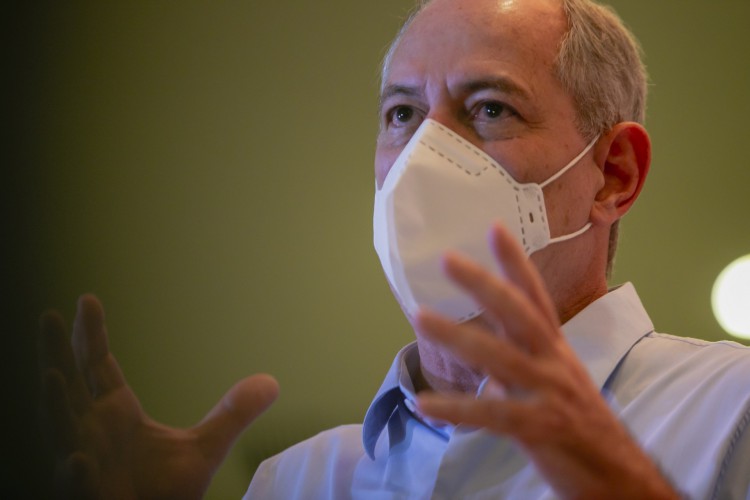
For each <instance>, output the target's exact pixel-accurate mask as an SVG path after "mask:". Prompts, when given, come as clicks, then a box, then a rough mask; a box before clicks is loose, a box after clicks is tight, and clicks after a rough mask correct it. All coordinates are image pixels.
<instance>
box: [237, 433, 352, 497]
mask: <svg viewBox="0 0 750 500" xmlns="http://www.w3.org/2000/svg"><path fill="white" fill-rule="evenodd" d="M363 456H365V452H364V448H363V446H362V426H361V425H359V424H356V425H343V426H340V427H335V428H333V429H329V430H326V431H323V432H321V433H319V434H317V435H315V436H313V437H311V438H309V439H306V440H305V441H302V442H300V443H297V444H295V445H294V446H291V447H290V448H287V449H286V450H284V451H283V452H281V453H279V454H278V455H275V456H273V457H271V458H269V459H267V460H265V461H264V462H263V463H262V464H261V465H260V467H258V470H257V471H256V473H255V475H254V476H253V480H252V482H251V483H250V487H249V489H248V491H247V494H246V495H245V498H284V499H288V498H301V497H308V496H310V495H311V494H312V495H311V497H315V498H318V497H331V496H334V493H335V492H336V491H341V489H342V488H347V487H348V485H349V484H350V483H351V478H352V475H353V473H354V469H355V467H356V465H357V463H358V462H359V460H360V459H361V458H362V457H363Z"/></svg>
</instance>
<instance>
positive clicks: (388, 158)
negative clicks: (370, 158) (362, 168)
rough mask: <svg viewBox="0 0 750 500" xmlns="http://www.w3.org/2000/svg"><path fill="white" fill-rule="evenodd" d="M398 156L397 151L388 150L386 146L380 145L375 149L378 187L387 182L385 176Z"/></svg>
mask: <svg viewBox="0 0 750 500" xmlns="http://www.w3.org/2000/svg"><path fill="white" fill-rule="evenodd" d="M397 157H398V154H397V153H392V152H388V150H386V149H385V148H381V147H378V148H377V149H376V150H375V180H376V181H377V185H378V189H380V188H381V187H382V186H383V182H385V178H386V176H387V175H388V172H390V170H391V167H392V166H393V163H394V162H395V161H396V158H397Z"/></svg>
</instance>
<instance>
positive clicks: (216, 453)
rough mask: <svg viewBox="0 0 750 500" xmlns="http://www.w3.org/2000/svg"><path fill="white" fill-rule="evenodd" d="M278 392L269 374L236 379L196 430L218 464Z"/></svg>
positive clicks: (201, 441) (209, 453)
mask: <svg viewBox="0 0 750 500" xmlns="http://www.w3.org/2000/svg"><path fill="white" fill-rule="evenodd" d="M278 394H279V385H278V382H276V380H275V379H274V378H273V377H271V376H270V375H265V374H258V375H253V376H251V377H247V378H245V379H243V380H241V381H239V382H237V383H236V384H235V385H234V387H232V388H231V389H230V390H229V391H228V392H227V393H226V394H225V395H224V397H223V398H221V401H219V403H218V404H217V405H216V406H215V407H214V408H213V409H212V410H211V411H210V412H209V413H208V415H206V417H205V418H204V419H203V421H201V423H200V424H198V425H197V426H196V427H195V428H194V429H193V430H194V431H195V432H196V433H197V435H198V442H199V443H200V446H201V447H202V448H203V450H204V454H205V455H206V456H207V457H208V458H209V460H211V461H212V462H213V463H214V465H215V466H218V464H219V463H221V461H222V460H224V457H225V456H226V454H227V452H228V451H229V449H230V448H231V446H232V444H233V443H234V442H235V441H236V439H237V438H238V437H239V435H240V434H241V433H242V431H244V430H245V428H246V427H247V426H248V425H250V423H251V422H252V421H253V420H255V419H256V418H257V417H258V416H259V415H260V414H261V413H263V412H264V411H266V410H267V409H268V407H269V406H271V403H273V402H274V401H275V400H276V398H277V397H278Z"/></svg>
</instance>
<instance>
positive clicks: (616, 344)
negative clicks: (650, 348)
mask: <svg viewBox="0 0 750 500" xmlns="http://www.w3.org/2000/svg"><path fill="white" fill-rule="evenodd" d="M562 331H563V334H564V335H565V337H566V339H567V340H568V343H569V344H570V345H571V347H572V348H573V350H574V351H575V353H576V355H577V356H578V359H580V360H581V361H582V362H583V364H584V365H585V366H586V368H587V369H588V372H589V375H590V376H591V378H592V380H593V381H594V383H595V384H596V385H597V387H599V389H603V388H604V385H605V384H606V382H607V379H608V378H609V376H610V374H612V372H613V371H614V370H615V368H617V365H618V364H619V363H620V361H621V360H622V359H623V358H624V357H625V355H626V354H627V353H628V352H629V351H630V349H631V348H632V347H633V346H634V345H635V344H636V342H638V341H639V340H640V339H641V338H643V337H644V336H645V335H647V334H649V333H651V332H653V331H654V325H653V323H652V322H651V319H650V318H649V317H648V314H647V313H646V310H645V309H644V307H643V304H641V300H640V299H639V298H638V294H637V293H636V291H635V287H634V286H633V285H632V284H631V283H625V284H624V285H622V286H619V287H617V288H614V289H612V290H610V292H609V293H608V294H606V295H604V296H602V297H600V298H599V299H597V300H595V301H594V302H592V303H591V304H589V305H588V306H586V308H585V309H583V310H582V311H581V312H579V313H578V314H577V315H575V316H574V317H573V318H571V319H570V320H569V321H568V322H567V323H565V324H564V325H563V326H562Z"/></svg>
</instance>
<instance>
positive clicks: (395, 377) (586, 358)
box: [362, 283, 654, 458]
mask: <svg viewBox="0 0 750 500" xmlns="http://www.w3.org/2000/svg"><path fill="white" fill-rule="evenodd" d="M653 330H654V326H653V323H652V322H651V319H650V318H649V317H648V314H647V313H646V310H645V309H644V307H643V305H642V304H641V301H640V299H639V298H638V294H637V293H636V291H635V287H633V285H632V284H631V283H626V284H624V285H622V286H620V287H617V288H615V289H612V290H611V291H610V292H609V293H607V294H606V295H604V296H602V297H600V298H599V299H597V300H595V301H594V302H592V303H591V304H589V305H588V306H586V308H584V309H583V310H582V311H581V312H579V313H578V314H577V315H576V316H574V317H573V318H571V319H570V320H569V321H568V322H567V323H565V324H564V325H563V326H562V331H563V334H564V335H565V337H566V338H567V340H568V342H569V343H570V345H571V347H572V348H573V350H574V351H575V353H576V355H577V356H578V358H579V359H580V360H581V361H582V362H583V364H584V365H585V366H586V368H587V369H588V371H589V375H590V376H591V378H592V379H593V381H594V383H596V385H597V386H598V387H599V388H600V389H603V388H604V385H605V384H606V382H607V379H608V378H609V376H610V374H611V373H612V372H613V371H614V370H615V368H617V365H618V364H619V363H620V361H621V360H622V358H623V357H625V355H626V354H627V353H628V351H630V349H631V348H632V347H633V345H635V344H636V343H637V342H638V341H639V340H640V339H641V338H642V337H643V336H645V335H647V334H649V333H651V332H652V331H653ZM418 367H419V352H418V350H417V344H416V342H412V343H411V344H409V345H407V346H406V347H404V348H403V349H401V350H400V351H399V353H398V354H397V355H396V358H395V359H394V360H393V364H392V365H391V368H390V370H388V373H387V375H386V376H385V380H384V381H383V383H382V384H381V386H380V389H379V390H378V392H377V395H376V396H375V399H374V400H373V402H372V404H370V408H369V409H368V410H367V413H366V414H365V420H364V425H363V427H362V441H363V444H364V447H365V451H366V452H367V454H368V455H369V456H370V458H374V456H375V444H376V443H377V441H378V438H379V437H380V434H381V433H382V432H383V429H384V428H385V426H386V425H387V424H388V421H389V419H390V418H391V416H392V415H393V413H394V411H396V410H397V408H398V405H399V403H402V402H403V401H404V400H405V398H413V397H414V385H413V383H412V380H413V375H414V370H416V369H418Z"/></svg>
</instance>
